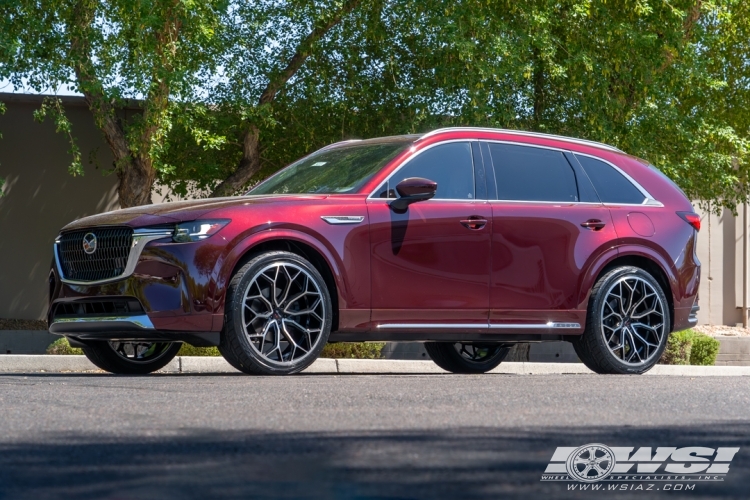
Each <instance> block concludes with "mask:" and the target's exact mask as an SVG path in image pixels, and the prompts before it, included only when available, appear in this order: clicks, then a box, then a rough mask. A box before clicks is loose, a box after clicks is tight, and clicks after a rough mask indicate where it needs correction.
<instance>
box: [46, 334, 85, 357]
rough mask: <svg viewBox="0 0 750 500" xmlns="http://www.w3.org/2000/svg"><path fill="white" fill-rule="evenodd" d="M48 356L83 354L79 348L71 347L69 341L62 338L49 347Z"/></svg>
mask: <svg viewBox="0 0 750 500" xmlns="http://www.w3.org/2000/svg"><path fill="white" fill-rule="evenodd" d="M47 354H83V351H82V350H81V349H80V348H78V347H70V343H69V342H68V339H66V338H65V337H60V338H59V339H57V340H55V341H54V342H52V343H51V344H50V345H49V346H48V347H47Z"/></svg>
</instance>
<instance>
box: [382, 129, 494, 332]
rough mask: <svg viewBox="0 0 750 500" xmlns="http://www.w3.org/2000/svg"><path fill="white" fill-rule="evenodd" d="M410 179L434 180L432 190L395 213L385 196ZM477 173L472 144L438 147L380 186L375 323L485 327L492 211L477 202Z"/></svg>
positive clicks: (416, 157) (423, 152) (386, 325)
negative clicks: (429, 195) (434, 189)
mask: <svg viewBox="0 0 750 500" xmlns="http://www.w3.org/2000/svg"><path fill="white" fill-rule="evenodd" d="M409 177H423V178H427V179H430V180H432V181H435V182H437V185H438V188H437V193H436V195H435V197H434V198H433V199H431V200H427V201H422V202H417V203H413V204H412V205H410V206H409V208H408V209H407V210H406V212H405V213H403V214H398V213H396V212H395V211H393V210H392V209H391V208H390V206H389V203H390V201H392V199H390V200H389V198H388V196H389V193H390V195H394V192H395V187H396V185H397V184H398V183H399V182H400V181H401V180H403V179H406V178H409ZM474 177H475V176H474V163H473V160H472V148H471V144H470V143H469V142H451V143H446V144H440V145H437V146H433V147H429V148H427V149H425V150H423V151H421V152H419V153H418V154H417V155H416V156H414V157H412V158H411V159H410V160H407V163H406V164H405V165H404V166H403V167H401V168H400V169H399V170H397V171H396V172H395V173H394V175H392V176H391V178H390V179H389V181H388V183H387V185H384V186H383V187H382V189H381V191H382V192H381V193H380V195H381V196H383V197H384V198H379V197H378V198H371V199H369V200H368V213H369V219H370V244H371V262H372V264H371V272H372V321H373V322H374V323H375V324H376V325H378V327H380V328H397V329H404V326H403V325H411V326H413V327H414V328H419V329H423V328H426V329H434V330H440V329H444V328H445V329H451V328H457V327H461V326H462V325H477V327H478V328H479V327H486V325H487V317H488V313H489V270H490V237H491V234H492V212H491V208H490V205H489V203H488V202H487V201H486V200H477V199H476V193H477V190H476V188H475V182H474ZM483 192H484V190H483V189H482V190H480V193H483ZM482 197H484V196H482Z"/></svg>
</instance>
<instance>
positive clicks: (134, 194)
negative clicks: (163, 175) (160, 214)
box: [117, 159, 156, 208]
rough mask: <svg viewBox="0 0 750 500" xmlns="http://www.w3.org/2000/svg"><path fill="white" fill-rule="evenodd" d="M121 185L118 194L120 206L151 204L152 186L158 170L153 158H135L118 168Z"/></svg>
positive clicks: (118, 187)
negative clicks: (154, 167) (154, 165)
mask: <svg viewBox="0 0 750 500" xmlns="http://www.w3.org/2000/svg"><path fill="white" fill-rule="evenodd" d="M117 178H118V179H119V181H120V182H119V185H118V186H117V195H118V196H119V197H120V208H128V207H137V206H139V205H150V204H151V187H152V186H153V185H154V180H155V179H156V171H155V170H154V169H153V167H152V166H151V160H150V159H148V160H146V161H144V160H143V159H133V160H131V161H130V162H128V163H127V164H125V165H123V166H122V167H121V168H120V169H118V170H117Z"/></svg>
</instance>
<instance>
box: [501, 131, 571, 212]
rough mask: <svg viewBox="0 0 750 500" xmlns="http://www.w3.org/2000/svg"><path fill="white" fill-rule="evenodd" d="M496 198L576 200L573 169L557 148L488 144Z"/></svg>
mask: <svg viewBox="0 0 750 500" xmlns="http://www.w3.org/2000/svg"><path fill="white" fill-rule="evenodd" d="M489 148H490V154H491V155H492V164H493V166H494V168H495V180H496V183H497V199H498V200H514V201H559V202H575V201H578V186H577V184H576V176H575V172H573V169H572V168H571V166H570V164H569V163H568V160H566V159H565V156H564V155H563V153H562V152H560V151H553V150H550V149H542V148H533V147H528V146H516V145H511V144H494V143H490V144H489Z"/></svg>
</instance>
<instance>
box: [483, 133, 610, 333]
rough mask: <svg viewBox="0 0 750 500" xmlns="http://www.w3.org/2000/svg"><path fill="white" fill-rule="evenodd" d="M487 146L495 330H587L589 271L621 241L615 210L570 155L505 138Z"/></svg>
mask: <svg viewBox="0 0 750 500" xmlns="http://www.w3.org/2000/svg"><path fill="white" fill-rule="evenodd" d="M487 150H489V155H487V156H489V158H490V159H491V162H492V165H493V167H494V168H493V173H494V174H495V175H494V177H495V183H496V187H493V188H494V189H493V191H495V193H492V194H494V195H495V196H493V198H495V200H493V201H491V204H492V221H493V225H492V274H491V286H490V326H491V328H492V329H499V331H501V330H503V329H505V330H506V331H508V332H509V333H511V332H513V333H518V332H520V331H533V330H538V331H539V332H540V333H544V332H549V333H577V332H580V331H581V330H582V328H583V327H584V326H585V317H586V314H585V312H586V311H585V309H586V304H585V293H582V290H581V284H582V283H581V282H582V280H583V277H584V273H585V272H586V271H587V270H588V269H589V267H590V265H591V263H592V262H593V261H594V260H595V259H596V258H597V257H598V256H599V255H601V254H602V253H603V252H605V251H607V250H608V248H609V247H610V246H611V242H612V241H613V240H614V239H615V230H614V225H613V224H612V219H611V216H610V213H609V210H608V209H607V207H605V206H604V205H602V204H601V202H599V200H598V198H597V197H596V192H595V191H594V190H593V189H592V186H591V183H590V181H589V179H588V177H586V176H585V173H584V172H583V171H582V170H581V169H580V168H579V167H578V165H572V164H571V162H570V161H569V160H568V159H567V157H566V154H565V152H562V151H557V150H553V149H547V148H536V147H531V146H523V145H516V144H504V143H488V144H487V145H486V146H485V147H483V151H487ZM568 156H569V155H568Z"/></svg>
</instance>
